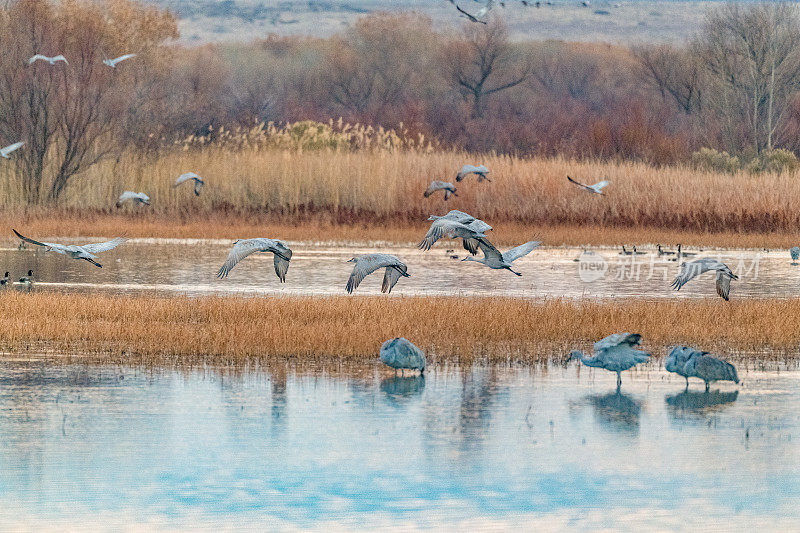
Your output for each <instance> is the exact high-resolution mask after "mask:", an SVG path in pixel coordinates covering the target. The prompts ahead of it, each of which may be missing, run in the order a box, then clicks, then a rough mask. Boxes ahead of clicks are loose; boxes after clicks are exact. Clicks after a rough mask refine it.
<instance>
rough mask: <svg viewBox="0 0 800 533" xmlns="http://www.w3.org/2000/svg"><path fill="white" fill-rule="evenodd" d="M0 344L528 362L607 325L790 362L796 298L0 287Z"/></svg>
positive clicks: (63, 350) (126, 353) (163, 355)
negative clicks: (533, 297)
mask: <svg viewBox="0 0 800 533" xmlns="http://www.w3.org/2000/svg"><path fill="white" fill-rule="evenodd" d="M0 313H2V316H3V317H5V318H4V321H3V327H2V328H0V347H2V349H4V350H5V351H7V352H10V353H12V354H16V355H19V354H25V353H29V354H33V353H43V352H45V353H57V354H67V355H69V354H73V355H80V354H89V355H94V356H97V357H99V358H100V359H102V360H104V361H109V360H114V361H120V362H144V363H147V364H156V365H158V364H172V363H175V362H180V361H188V360H198V359H202V360H213V361H216V362H219V363H229V364H230V363H244V362H246V361H249V360H251V359H254V358H255V359H261V358H268V359H269V358H278V359H284V360H294V361H297V362H298V363H313V362H325V361H331V360H336V361H340V362H341V361H344V362H352V363H357V364H366V363H369V362H373V361H375V359H376V358H377V353H378V349H379V347H380V345H381V343H382V342H383V341H384V340H386V339H388V338H392V337H395V336H405V337H407V338H409V339H410V340H412V341H413V342H415V343H417V344H418V345H419V346H420V347H422V348H423V349H425V350H426V351H427V352H428V354H429V357H430V359H431V361H432V362H434V363H436V362H438V363H442V362H454V363H469V362H473V361H476V360H477V361H487V362H521V363H537V362H542V361H544V360H547V359H549V358H551V357H554V356H555V357H556V358H558V357H563V356H564V355H565V354H566V353H567V352H568V351H569V350H570V349H573V348H577V347H588V345H589V343H590V342H592V341H594V340H597V339H599V338H601V337H603V336H605V335H608V334H609V333H612V332H618V331H631V332H639V333H641V334H642V335H643V338H644V345H645V347H646V348H647V349H649V350H651V351H653V353H655V354H663V349H664V348H665V347H666V346H668V345H670V344H674V343H690V344H694V345H697V346H700V347H702V348H704V349H711V350H718V351H721V352H725V353H730V352H746V353H747V354H748V355H746V357H749V358H755V359H759V358H777V356H776V355H775V354H776V353H779V354H780V356H781V357H784V358H790V359H795V358H796V357H797V354H798V345H799V344H800V301H797V300H751V301H738V302H730V303H726V302H723V301H721V300H719V301H718V300H716V299H714V300H700V301H642V300H637V301H627V302H617V301H593V302H587V301H564V300H550V301H544V302H535V301H528V300H522V299H512V298H446V297H430V298H428V297H413V298H403V297H395V298H386V297H344V296H343V297H325V298H319V297H273V298H241V297H221V298H216V297H214V298H185V297H179V298H161V297H155V296H135V297H122V296H107V295H79V294H57V293H17V292H13V291H9V292H6V293H3V294H2V295H0Z"/></svg>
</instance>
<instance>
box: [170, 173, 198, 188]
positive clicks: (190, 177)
mask: <svg viewBox="0 0 800 533" xmlns="http://www.w3.org/2000/svg"><path fill="white" fill-rule="evenodd" d="M199 177H200V176H198V175H197V174H196V173H194V172H186V173H185V174H181V175H180V176H178V179H176V180H175V184H174V185H173V187H177V186H178V185H180V184H181V183H186V182H187V181H189V180H193V179H195V178H199Z"/></svg>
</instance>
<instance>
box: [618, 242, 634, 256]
mask: <svg viewBox="0 0 800 533" xmlns="http://www.w3.org/2000/svg"><path fill="white" fill-rule="evenodd" d="M619 255H633V252H632V251H631V250H626V249H625V245H624V244H623V245H622V251H621V252H620V253H619Z"/></svg>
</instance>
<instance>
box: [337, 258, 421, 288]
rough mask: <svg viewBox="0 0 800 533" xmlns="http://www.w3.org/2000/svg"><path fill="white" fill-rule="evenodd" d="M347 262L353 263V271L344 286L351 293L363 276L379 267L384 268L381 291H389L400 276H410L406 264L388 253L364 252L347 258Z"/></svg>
mask: <svg viewBox="0 0 800 533" xmlns="http://www.w3.org/2000/svg"><path fill="white" fill-rule="evenodd" d="M347 262H348V263H355V266H353V272H352V274H350V279H348V280H347V286H345V290H346V291H347V292H348V293H352V292H353V291H354V290H356V288H357V287H358V285H359V284H360V283H361V282H362V281H363V279H364V278H366V277H367V276H368V275H370V274H372V273H373V272H375V271H376V270H378V269H379V268H385V269H386V271H385V272H384V274H383V283H382V284H381V292H385V293H390V292H392V288H394V286H395V285H396V284H397V281H398V280H399V279H400V277H404V278H409V277H411V274H409V273H408V267H407V266H406V264H405V263H403V262H402V261H400V259H398V258H397V257H395V256H393V255H389V254H365V255H360V256H358V257H354V258H352V259H349V260H348V261H347Z"/></svg>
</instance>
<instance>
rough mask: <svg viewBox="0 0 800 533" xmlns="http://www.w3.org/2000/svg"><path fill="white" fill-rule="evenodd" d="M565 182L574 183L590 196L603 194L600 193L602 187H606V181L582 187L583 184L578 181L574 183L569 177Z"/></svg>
mask: <svg viewBox="0 0 800 533" xmlns="http://www.w3.org/2000/svg"><path fill="white" fill-rule="evenodd" d="M567 180H568V181H570V182H571V183H574V184H575V185H577V186H578V187H580V188H582V189H583V190H585V191H588V192H590V193H592V194H600V195H602V194H603V192H602V191H603V187H605V186H606V185H608V180H603V181H599V182H597V183H595V184H594V185H584V184H583V183H581V182H579V181H575V180H574V179H572V178H570V177H569V176H567Z"/></svg>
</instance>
